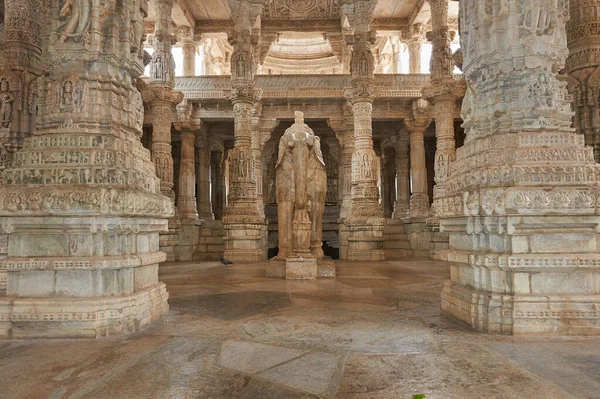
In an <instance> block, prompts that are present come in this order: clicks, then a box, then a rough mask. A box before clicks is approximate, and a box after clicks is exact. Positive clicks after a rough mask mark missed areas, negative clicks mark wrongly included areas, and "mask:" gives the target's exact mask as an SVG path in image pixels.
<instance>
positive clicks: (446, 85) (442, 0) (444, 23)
mask: <svg viewBox="0 0 600 399" xmlns="http://www.w3.org/2000/svg"><path fill="white" fill-rule="evenodd" d="M429 3H430V5H431V18H432V24H433V31H431V32H428V34H427V38H428V39H429V40H430V41H431V43H432V54H431V64H430V71H431V85H430V86H429V87H426V88H425V89H424V90H423V97H425V98H426V99H427V100H429V102H430V103H432V104H433V110H434V115H435V137H436V152H435V184H436V185H435V188H434V198H435V197H436V196H443V195H444V190H445V183H446V180H447V179H448V176H449V174H450V167H449V165H450V163H451V162H453V161H454V159H455V158H456V144H455V142H454V115H455V111H456V101H457V99H458V98H460V97H462V94H463V93H464V90H465V88H464V82H460V83H458V82H455V80H454V78H453V71H454V62H453V60H452V52H451V50H450V33H449V30H448V1H447V0H430V2H429ZM431 211H432V216H433V217H434V218H435V217H436V209H435V204H434V206H433V207H432V209H431Z"/></svg>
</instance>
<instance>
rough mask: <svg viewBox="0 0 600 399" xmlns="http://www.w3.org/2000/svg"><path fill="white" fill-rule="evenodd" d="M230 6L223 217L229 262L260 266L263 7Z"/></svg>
mask: <svg viewBox="0 0 600 399" xmlns="http://www.w3.org/2000/svg"><path fill="white" fill-rule="evenodd" d="M230 5H231V6H232V12H233V16H232V18H233V20H234V22H235V36H234V39H233V40H232V42H233V48H234V52H233V55H232V60H231V83H232V90H231V102H232V104H233V113H234V123H235V132H234V135H235V144H234V149H233V150H232V151H231V152H230V154H229V161H230V170H229V181H230V189H229V198H228V206H227V209H226V210H225V216H224V217H223V225H224V227H225V230H226V237H225V258H227V259H229V260H231V261H233V262H260V261H263V260H265V259H266V246H265V242H266V240H265V237H264V236H265V234H266V224H265V219H264V218H263V217H261V215H260V213H259V211H258V206H257V195H256V193H257V189H256V176H255V170H254V153H253V151H252V110H253V107H254V103H255V101H256V100H255V97H254V59H253V48H252V44H251V42H250V39H251V29H252V27H253V26H254V25H255V22H256V20H257V18H258V16H259V15H260V13H261V11H262V4H256V3H253V2H251V1H249V0H232V1H231V2H230Z"/></svg>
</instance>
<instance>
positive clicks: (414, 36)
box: [406, 24, 424, 73]
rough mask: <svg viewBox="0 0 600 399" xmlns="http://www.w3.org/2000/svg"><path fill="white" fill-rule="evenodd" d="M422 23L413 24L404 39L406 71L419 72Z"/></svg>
mask: <svg viewBox="0 0 600 399" xmlns="http://www.w3.org/2000/svg"><path fill="white" fill-rule="evenodd" d="M423 36H424V35H423V24H415V25H413V26H412V27H411V28H410V30H409V34H408V40H406V47H408V62H409V64H408V73H421V50H422V47H423V39H424V37H423Z"/></svg>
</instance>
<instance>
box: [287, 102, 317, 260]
mask: <svg viewBox="0 0 600 399" xmlns="http://www.w3.org/2000/svg"><path fill="white" fill-rule="evenodd" d="M295 115H296V119H295V123H294V125H292V126H291V127H290V128H289V129H287V130H286V131H285V133H284V134H283V137H282V138H281V140H280V141H279V154H278V159H277V164H276V167H275V170H276V186H277V213H278V225H279V231H278V234H279V254H278V256H277V258H278V259H282V260H283V259H287V258H289V257H305V258H306V257H314V258H317V259H323V256H324V255H323V249H322V245H323V243H322V236H323V231H322V230H323V212H324V210H325V199H326V196H327V174H326V171H325V162H324V161H323V154H322V153H321V142H320V139H319V137H317V136H316V135H315V133H314V132H313V131H312V129H311V128H309V127H308V125H306V124H305V123H304V114H303V113H302V112H296V113H295Z"/></svg>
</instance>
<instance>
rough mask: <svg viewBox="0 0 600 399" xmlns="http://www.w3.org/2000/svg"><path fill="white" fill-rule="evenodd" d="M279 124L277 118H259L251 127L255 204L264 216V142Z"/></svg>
mask: <svg viewBox="0 0 600 399" xmlns="http://www.w3.org/2000/svg"><path fill="white" fill-rule="evenodd" d="M278 125H279V121H278V120H277V119H259V121H258V122H257V124H256V126H255V127H254V128H253V129H252V153H253V155H254V175H255V177H256V205H257V207H258V213H259V214H260V216H261V217H262V218H264V217H265V201H264V194H263V188H264V182H263V176H264V173H263V159H262V158H263V157H262V155H263V150H264V146H265V144H266V142H267V141H268V140H269V139H270V138H271V133H272V132H273V130H275V128H276V127H277V126H278Z"/></svg>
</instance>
